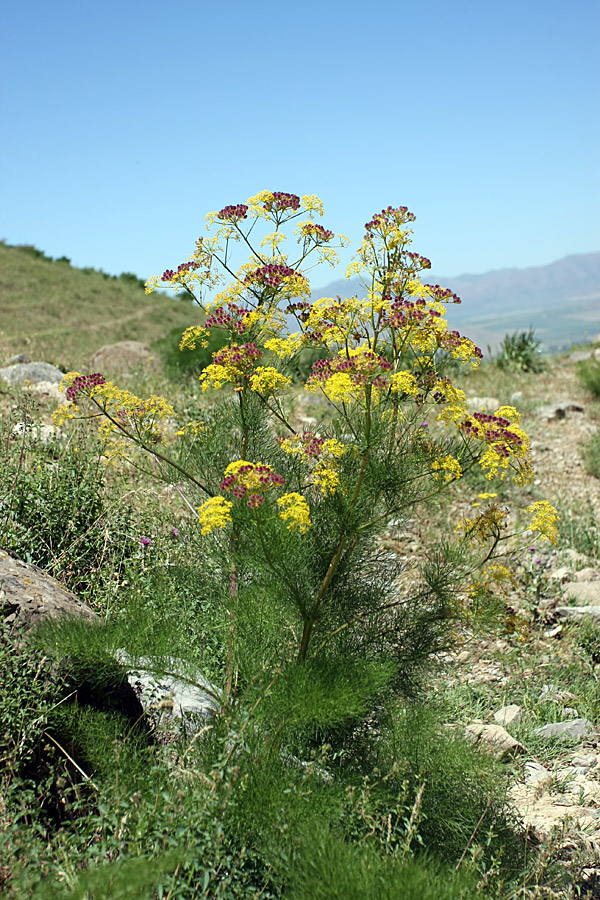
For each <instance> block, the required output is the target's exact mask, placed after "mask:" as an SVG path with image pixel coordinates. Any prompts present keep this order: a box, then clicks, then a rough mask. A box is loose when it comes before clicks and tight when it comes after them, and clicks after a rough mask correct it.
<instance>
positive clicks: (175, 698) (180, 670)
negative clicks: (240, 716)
mask: <svg viewBox="0 0 600 900" xmlns="http://www.w3.org/2000/svg"><path fill="white" fill-rule="evenodd" d="M115 658H116V659H117V661H118V662H119V663H121V665H123V666H124V667H125V668H126V669H127V672H128V675H127V680H128V682H129V684H130V685H131V687H132V688H133V690H134V691H135V693H136V695H137V697H138V699H139V701H140V703H141V705H142V708H143V709H144V711H146V712H147V714H148V715H149V716H150V718H151V719H152V720H153V721H154V723H155V725H157V726H160V727H165V726H167V727H168V728H169V729H171V730H172V731H174V732H175V733H177V734H184V735H185V736H186V737H188V738H189V737H193V736H194V735H195V734H197V733H198V732H199V731H200V729H201V728H202V727H204V726H205V725H206V723H207V721H208V720H209V719H211V718H212V717H213V715H214V714H215V713H216V712H217V711H218V710H219V709H220V708H221V703H220V691H219V689H218V688H217V687H215V685H213V684H211V682H210V681H208V680H207V679H206V678H204V676H203V675H201V674H200V673H194V674H193V676H192V677H189V676H188V675H187V674H186V667H185V665H184V663H183V662H182V660H179V659H176V658H172V659H168V660H165V659H163V658H159V657H156V658H155V657H141V658H133V657H131V656H129V655H128V654H127V653H126V652H125V651H124V650H117V651H116V652H115Z"/></svg>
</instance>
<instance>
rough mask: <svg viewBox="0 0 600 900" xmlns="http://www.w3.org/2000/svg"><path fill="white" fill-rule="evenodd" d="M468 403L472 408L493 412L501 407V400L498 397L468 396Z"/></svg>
mask: <svg viewBox="0 0 600 900" xmlns="http://www.w3.org/2000/svg"><path fill="white" fill-rule="evenodd" d="M467 403H468V404H469V407H470V408H471V409H476V410H481V411H482V412H488V413H493V412H496V410H497V409H500V405H501V404H500V401H499V400H498V398H497V397H467Z"/></svg>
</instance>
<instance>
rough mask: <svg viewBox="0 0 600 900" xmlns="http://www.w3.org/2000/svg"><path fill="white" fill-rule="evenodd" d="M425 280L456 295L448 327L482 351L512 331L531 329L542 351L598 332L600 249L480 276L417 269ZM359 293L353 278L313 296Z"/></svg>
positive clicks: (599, 319)
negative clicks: (421, 271)
mask: <svg viewBox="0 0 600 900" xmlns="http://www.w3.org/2000/svg"><path fill="white" fill-rule="evenodd" d="M422 280H423V281H424V282H426V283H429V284H441V285H442V286H443V287H448V288H450V289H451V290H452V291H454V293H455V294H458V296H459V297H460V298H461V300H462V303H461V304H460V305H450V306H449V307H448V321H449V323H450V326H451V327H452V328H456V329H458V330H459V331H461V332H463V333H464V334H466V335H467V336H468V337H470V338H472V339H473V340H474V341H475V342H476V343H477V344H478V345H479V346H480V347H481V348H482V349H483V350H485V349H486V348H487V346H488V345H489V346H490V347H491V349H492V350H495V349H497V348H498V346H499V344H500V343H501V341H502V339H503V337H504V336H505V335H506V334H507V333H512V332H514V331H526V330H528V329H529V328H533V329H534V330H535V334H536V336H537V338H538V340H540V341H542V345H543V347H545V348H547V349H553V350H554V349H560V348H561V347H566V346H570V345H571V344H573V343H577V342H580V341H586V340H591V339H593V338H595V337H596V335H597V334H598V333H599V332H600V252H599V253H581V254H576V255H573V256H565V257H564V259H559V260H558V261H557V262H553V263H550V264H549V265H547V266H534V267H531V268H527V269H498V270H495V271H492V272H484V273H483V274H481V275H459V276H457V277H455V278H445V277H444V276H443V275H431V274H429V273H428V272H423V273H422ZM338 294H340V295H342V296H346V297H351V296H353V295H354V294H358V295H359V296H360V295H361V294H363V295H364V288H363V287H362V285H361V284H360V282H359V281H358V279H351V280H349V281H345V280H340V281H334V282H331V283H330V284H328V285H326V286H325V287H324V288H322V289H321V290H318V291H313V295H312V296H313V299H316V298H317V297H331V296H333V297H335V296H337V295H338Z"/></svg>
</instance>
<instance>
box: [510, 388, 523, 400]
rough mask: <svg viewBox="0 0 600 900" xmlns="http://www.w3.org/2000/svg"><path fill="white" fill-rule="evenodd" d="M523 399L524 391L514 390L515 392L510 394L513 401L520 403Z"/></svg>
mask: <svg viewBox="0 0 600 900" xmlns="http://www.w3.org/2000/svg"><path fill="white" fill-rule="evenodd" d="M522 399H523V391H513V393H512V394H511V395H510V402H511V403H520V402H521V400H522Z"/></svg>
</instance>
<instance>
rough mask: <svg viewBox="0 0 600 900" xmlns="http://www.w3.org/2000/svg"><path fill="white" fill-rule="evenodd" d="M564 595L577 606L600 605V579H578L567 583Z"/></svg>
mask: <svg viewBox="0 0 600 900" xmlns="http://www.w3.org/2000/svg"><path fill="white" fill-rule="evenodd" d="M564 596H565V599H566V600H572V601H573V602H574V603H576V604H577V606H600V581H577V582H572V583H571V584H567V585H565V589H564Z"/></svg>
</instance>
